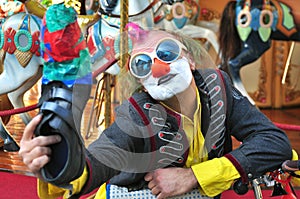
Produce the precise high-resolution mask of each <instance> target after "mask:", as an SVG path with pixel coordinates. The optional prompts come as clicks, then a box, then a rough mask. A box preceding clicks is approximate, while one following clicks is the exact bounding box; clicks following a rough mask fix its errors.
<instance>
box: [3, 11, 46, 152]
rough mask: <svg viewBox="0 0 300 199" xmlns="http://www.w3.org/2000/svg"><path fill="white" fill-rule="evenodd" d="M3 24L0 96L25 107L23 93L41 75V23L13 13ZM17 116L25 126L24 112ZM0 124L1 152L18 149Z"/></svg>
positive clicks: (28, 16)
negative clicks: (5, 95)
mask: <svg viewBox="0 0 300 199" xmlns="http://www.w3.org/2000/svg"><path fill="white" fill-rule="evenodd" d="M2 10H3V8H2ZM3 21H4V23H3V24H2V25H1V38H3V39H1V43H0V49H1V50H0V52H1V53H0V62H1V63H0V71H1V72H0V95H4V94H7V96H8V99H9V100H10V102H11V104H12V106H13V107H24V102H23V95H24V93H25V92H26V91H27V90H28V89H29V88H31V87H32V86H33V85H34V84H35V83H36V82H37V81H38V79H39V78H40V77H41V74H42V68H41V66H42V61H41V59H40V54H39V53H40V52H39V29H40V28H39V27H40V22H39V19H38V18H36V17H34V16H31V15H27V14H26V13H20V14H13V15H11V16H10V17H9V20H7V19H6V18H5V19H4V18H3ZM16 71H17V72H16ZM17 74H22V75H17ZM12 77H13V78H12ZM20 117H21V118H22V120H23V121H24V122H25V123H28V122H29V115H28V114H27V113H26V112H25V113H23V114H21V115H20ZM5 122H6V123H7V121H5ZM0 125H1V126H2V127H1V128H0V132H1V133H0V134H1V137H2V139H3V140H4V149H5V150H7V151H16V150H18V146H17V144H16V143H15V141H14V140H13V137H12V136H11V135H10V134H9V133H8V132H7V130H6V129H5V127H4V123H2V121H1V124H0Z"/></svg>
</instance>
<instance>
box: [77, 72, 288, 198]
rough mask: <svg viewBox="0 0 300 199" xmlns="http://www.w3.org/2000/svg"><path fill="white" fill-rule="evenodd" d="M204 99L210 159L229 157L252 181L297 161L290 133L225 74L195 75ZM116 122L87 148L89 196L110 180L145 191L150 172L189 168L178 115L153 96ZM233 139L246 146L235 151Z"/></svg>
mask: <svg viewBox="0 0 300 199" xmlns="http://www.w3.org/2000/svg"><path fill="white" fill-rule="evenodd" d="M194 78H195V81H196V84H197V86H198V90H199V94H200V99H201V106H202V110H201V130H202V133H203V135H204V137H205V145H206V148H207V149H208V152H209V159H212V158H215V157H221V156H226V157H227V158H228V159H229V160H230V161H231V162H232V163H233V165H234V166H235V167H236V168H237V170H238V171H239V173H240V175H241V178H242V181H243V182H248V181H249V180H252V179H253V178H256V177H258V176H260V175H262V174H264V173H266V172H268V171H273V170H275V169H277V168H279V167H280V165H281V164H282V162H283V161H284V160H287V159H291V157H292V149H291V146H290V143H289V140H288V138H287V136H286V134H285V133H284V132H283V131H281V130H280V129H278V128H277V127H276V126H274V124H273V123H272V122H271V121H270V120H269V119H268V118H267V117H266V116H265V115H264V114H263V113H262V112H260V111H259V110H258V109H257V107H255V106H253V105H252V104H251V103H250V102H249V101H248V99H247V98H246V97H244V96H242V95H241V93H240V92H239V91H238V90H236V89H235V88H234V87H233V86H232V84H231V81H230V79H229V77H228V75H227V74H226V73H224V72H221V71H219V70H212V69H205V70H199V71H195V72H194ZM115 114H116V116H115V122H114V123H113V124H112V125H111V126H110V127H109V128H107V129H106V130H104V131H103V133H102V134H101V135H100V137H99V139H97V140H96V141H95V142H93V143H92V144H91V145H90V146H89V148H88V150H87V165H88V168H89V180H88V182H87V183H86V185H85V187H84V190H83V192H85V193H86V192H89V191H91V190H93V189H95V188H97V187H99V186H100V185H101V184H103V183H104V182H107V181H109V182H110V183H112V184H117V185H120V186H127V187H129V188H130V189H131V188H132V189H138V188H142V187H143V186H144V185H145V184H144V183H143V177H144V175H145V173H147V172H148V171H150V170H153V169H156V168H161V167H167V166H183V165H184V163H185V160H186V157H187V151H188V148H189V147H188V144H187V139H186V135H185V132H184V131H183V129H182V123H181V121H180V117H179V116H178V114H177V113H174V112H173V111H171V110H168V109H166V108H164V107H163V106H162V105H160V104H159V103H158V102H156V101H155V100H153V99H152V98H151V97H150V96H149V95H148V94H147V93H145V92H140V93H136V94H134V95H133V96H132V97H131V98H130V99H129V100H126V101H124V102H123V103H122V105H120V106H119V107H117V108H116V111H115ZM231 136H233V137H235V138H236V139H237V140H238V141H240V142H242V144H241V145H240V147H238V148H237V149H235V150H232V141H231Z"/></svg>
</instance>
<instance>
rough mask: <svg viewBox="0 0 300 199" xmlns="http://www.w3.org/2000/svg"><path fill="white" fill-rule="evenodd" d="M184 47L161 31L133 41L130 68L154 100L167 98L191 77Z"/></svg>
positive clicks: (185, 84) (184, 85)
mask: <svg viewBox="0 0 300 199" xmlns="http://www.w3.org/2000/svg"><path fill="white" fill-rule="evenodd" d="M185 50H186V47H185V46H184V45H183V44H182V43H180V42H179V41H178V40H176V39H175V37H174V36H173V35H171V34H169V33H166V32H163V31H153V32H150V33H149V34H148V35H147V39H145V40H143V41H141V42H138V43H135V44H134V46H133V51H132V53H131V59H130V62H129V69H130V72H131V74H132V75H133V76H135V77H137V78H139V79H140V82H141V84H142V85H143V86H144V88H145V89H146V90H147V91H148V92H149V94H150V95H151V96H152V97H153V98H154V99H156V100H167V99H169V98H171V97H173V96H175V95H176V94H178V93H181V92H183V91H184V90H186V89H187V88H188V87H189V85H190V84H191V81H192V79H193V75H192V72H191V66H190V63H189V60H188V59H187V58H186V57H185V55H186V52H185Z"/></svg>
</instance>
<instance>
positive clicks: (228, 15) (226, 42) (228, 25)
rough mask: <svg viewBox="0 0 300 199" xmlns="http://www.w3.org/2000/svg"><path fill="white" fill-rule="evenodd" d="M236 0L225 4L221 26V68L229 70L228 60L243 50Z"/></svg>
mask: <svg viewBox="0 0 300 199" xmlns="http://www.w3.org/2000/svg"><path fill="white" fill-rule="evenodd" d="M235 6H236V1H229V2H228V4H227V5H226V6H225V8H224V10H223V13H222V17H221V22H220V28H219V38H218V39H219V45H220V49H219V54H220V55H221V61H222V63H221V68H222V69H224V70H225V71H226V70H227V68H228V67H227V66H228V61H229V60H230V59H232V58H234V57H235V56H236V55H237V54H238V53H239V52H240V51H241V45H242V43H241V40H240V38H239V35H238V32H237V29H236V25H235V17H236V16H235V15H236V14H235Z"/></svg>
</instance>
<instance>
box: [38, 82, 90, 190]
mask: <svg viewBox="0 0 300 199" xmlns="http://www.w3.org/2000/svg"><path fill="white" fill-rule="evenodd" d="M82 89H85V90H86V88H84V87H83V88H82ZM77 91H78V90H77ZM79 93H80V92H79ZM81 96H82V97H86V96H83V95H81ZM78 97H79V99H78ZM82 97H80V94H77V95H76V94H74V92H73V90H72V89H70V88H68V87H66V86H64V85H63V84H62V83H54V84H50V85H43V91H42V96H41V98H40V102H39V103H40V104H41V106H40V113H42V115H43V118H42V121H41V122H40V124H39V125H38V126H37V128H36V131H35V135H36V136H40V135H43V136H47V135H60V136H61V138H62V140H61V142H59V143H57V144H53V145H51V146H50V148H51V150H52V155H51V160H50V162H49V163H48V164H46V165H45V166H44V167H43V168H42V170H41V173H42V176H43V178H44V180H45V181H47V182H49V183H52V184H54V185H57V186H65V185H67V184H69V182H70V181H72V180H74V179H76V178H78V177H79V176H80V175H81V174H82V172H83V169H84V166H85V151H84V150H85V147H84V142H83V140H82V137H81V134H80V121H81V116H82V112H83V109H84V107H85V104H86V101H87V100H86V99H84V98H82ZM75 98H77V99H75ZM87 99H88V98H87Z"/></svg>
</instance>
